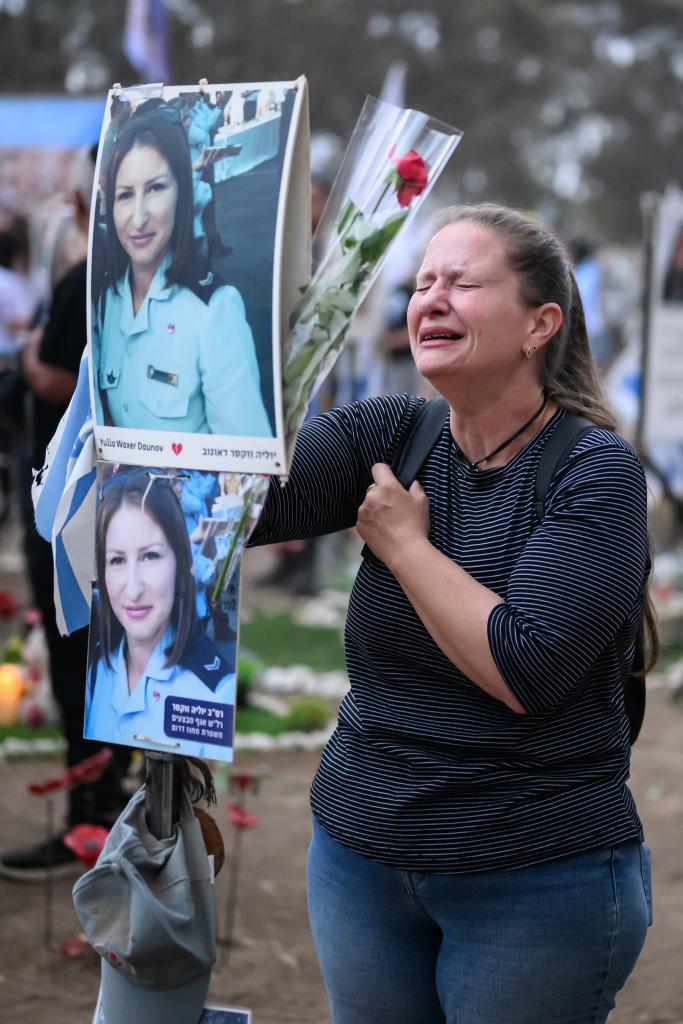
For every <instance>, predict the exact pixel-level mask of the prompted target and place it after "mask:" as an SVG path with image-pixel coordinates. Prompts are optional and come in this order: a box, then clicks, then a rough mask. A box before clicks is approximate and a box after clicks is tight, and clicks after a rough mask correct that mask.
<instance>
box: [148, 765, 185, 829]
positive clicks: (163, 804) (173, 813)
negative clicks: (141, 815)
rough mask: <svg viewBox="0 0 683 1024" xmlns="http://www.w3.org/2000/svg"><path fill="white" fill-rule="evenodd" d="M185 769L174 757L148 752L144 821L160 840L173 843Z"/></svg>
mask: <svg viewBox="0 0 683 1024" xmlns="http://www.w3.org/2000/svg"><path fill="white" fill-rule="evenodd" d="M182 765H183V762H182V759H180V758H178V757H177V755H175V754H165V753H162V752H161V751H158V752H157V751H156V750H147V751H146V752H145V784H146V791H145V818H146V819H147V827H148V828H149V830H150V832H151V833H152V835H153V836H155V837H156V838H157V839H170V838H171V836H172V835H173V832H174V830H175V826H176V823H177V822H178V819H179V817H180V789H181V786H182V773H181V769H182Z"/></svg>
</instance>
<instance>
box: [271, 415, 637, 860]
mask: <svg viewBox="0 0 683 1024" xmlns="http://www.w3.org/2000/svg"><path fill="white" fill-rule="evenodd" d="M420 402H421V400H420V399H417V398H414V397H408V396H405V395H402V396H393V397H383V398H376V399H370V400H369V401H365V402H359V403H356V404H354V405H350V406H347V407H345V408H342V409H337V410H333V411H332V412H330V413H327V414H326V415H324V416H319V417H316V418H315V419H313V420H310V421H309V422H308V423H307V424H305V426H304V427H303V429H302V431H301V434H300V436H299V440H298V443H297V448H296V455H295V458H294V463H293V467H292V473H291V477H290V481H289V483H288V484H287V486H286V487H284V488H280V487H279V485H278V484H277V483H274V484H273V486H272V487H271V490H270V493H269V497H268V502H267V504H266V509H265V515H264V518H263V520H262V522H261V525H260V527H259V531H258V533H257V535H256V536H255V537H254V539H253V541H252V543H259V544H263V543H270V542H272V541H276V540H284V539H292V538H300V537H307V536H312V535H316V534H321V533H329V532H332V531H335V530H341V529H343V528H345V527H348V526H351V525H353V524H354V523H355V521H356V517H357V510H358V507H359V505H360V504H361V503H362V501H363V498H364V496H365V491H366V488H367V487H368V485H369V483H371V482H372V476H371V466H372V465H373V464H374V463H376V462H380V461H385V462H390V460H391V456H392V453H393V451H394V450H395V448H396V447H397V445H398V443H399V442H400V440H401V439H402V437H403V436H404V435H405V433H406V431H407V429H408V427H409V425H410V422H411V420H412V417H413V415H414V414H415V411H416V409H417V408H418V407H419V405H420ZM564 415H565V413H564V412H563V411H561V410H560V411H559V412H557V413H556V414H555V415H554V416H553V418H552V419H551V420H550V421H549V422H548V423H547V424H546V425H545V426H544V427H543V428H542V429H541V430H540V431H539V432H538V433H537V434H536V436H535V437H534V438H533V439H532V440H531V441H530V442H529V443H528V444H527V445H526V446H525V448H524V449H523V450H522V451H520V452H519V453H518V454H517V455H515V456H514V458H512V459H511V460H510V462H509V463H508V464H507V465H505V466H503V467H499V468H495V469H490V470H485V471H483V472H482V471H477V470H473V469H472V468H471V467H470V466H469V465H468V463H467V462H466V460H465V459H464V458H463V457H462V455H461V453H460V452H459V449H458V446H457V444H456V443H455V441H454V440H453V438H452V436H451V433H450V430H449V424H448V419H447V418H445V419H444V426H443V430H442V433H441V436H440V439H439V440H438V441H437V443H436V445H435V447H434V449H433V451H432V452H431V454H430V456H429V458H428V459H427V461H426V463H425V465H424V467H423V469H422V470H421V472H420V474H419V480H420V482H421V484H422V486H423V487H424V489H425V491H426V493H427V496H428V498H429V504H430V510H431V530H430V541H431V543H432V544H433V545H434V546H435V547H436V548H437V549H438V550H439V551H441V552H443V553H444V554H445V555H447V556H448V557H449V558H450V559H452V560H453V561H454V562H456V563H457V564H458V565H460V566H461V567H462V568H463V569H464V570H465V571H466V572H468V573H470V574H471V575H472V576H473V577H474V578H475V579H476V580H478V581H479V582H480V583H481V584H483V585H484V586H485V587H488V588H489V589H490V590H492V591H493V592H494V593H496V594H498V595H499V596H500V597H501V598H502V599H503V601H504V603H502V604H499V605H497V606H496V607H494V609H493V611H492V612H491V614H490V617H489V622H488V640H489V644H490V647H491V651H492V653H493V657H494V660H495V662H496V665H497V666H498V669H499V671H500V673H501V675H502V677H503V678H504V680H505V681H506V683H507V684H508V686H509V687H510V689H511V690H512V692H513V693H514V694H515V696H516V697H517V698H518V700H519V701H520V703H521V704H522V705H523V707H524V709H525V711H526V712H527V713H526V714H525V715H517V714H514V713H513V712H512V711H510V710H509V709H508V708H507V707H506V706H505V705H504V704H503V703H502V702H500V701H498V700H495V699H494V698H492V697H490V696H488V695H487V694H486V693H485V692H484V691H483V690H481V689H480V688H479V687H478V686H476V685H475V684H474V683H473V682H471V681H470V680H469V679H468V678H467V677H466V676H465V675H464V674H463V673H462V672H461V671H460V670H459V668H458V665H457V657H456V659H455V663H454V662H451V661H449V659H448V658H447V657H446V655H445V654H444V653H443V652H442V651H441V650H440V648H439V647H438V646H437V645H436V644H435V642H434V641H433V640H432V638H431V636H430V635H429V633H428V632H427V630H426V629H425V627H424V626H423V625H422V623H421V621H420V620H419V618H418V616H417V614H416V612H415V611H414V609H413V607H412V606H411V604H410V603H409V601H408V600H407V598H406V596H405V594H404V593H403V591H402V589H401V587H400V586H399V584H398V582H397V581H396V579H395V578H394V576H393V575H392V574H391V573H390V572H389V570H388V569H387V567H386V566H385V565H384V564H383V563H381V562H379V561H378V560H377V559H375V558H370V559H367V560H366V561H364V562H363V564H362V565H361V567H360V569H359V571H358V575H357V578H356V582H355V585H354V587H353V592H352V594H351V599H350V603H349V609H348V616H347V622H346V631H345V650H346V658H347V664H348V672H349V679H350V683H351V688H350V691H349V693H348V695H347V696H346V697H345V699H344V701H343V703H342V705H341V708H340V712H339V723H338V727H337V729H336V731H335V733H334V735H333V736H332V738H331V740H330V741H329V743H328V745H327V748H326V749H325V752H324V754H323V757H322V761H321V764H320V768H319V770H318V772H317V775H316V777H315V780H314V782H313V787H312V792H311V803H312V808H313V812H314V814H315V815H316V817H317V818H318V819H319V821H320V822H321V824H322V825H323V826H324V827H325V829H326V830H327V831H328V832H329V833H330V834H331V835H332V836H333V837H334V838H336V839H337V840H339V841H340V842H341V843H343V844H345V845H346V846H347V847H350V848H351V849H352V850H355V851H356V852H358V853H361V854H364V855H366V856H368V857H371V858H373V859H375V860H378V861H381V862H382V863H384V864H388V865H390V866H393V867H398V868H402V869H405V870H416V871H439V872H451V873H464V872H472V871H480V870H487V869H495V868H512V867H517V866H521V865H527V864H532V863H535V862H540V861H544V860H551V859H553V858H557V857H562V856H565V855H568V854H572V853H576V852H580V851H584V850H589V849H594V848H598V847H601V846H608V845H614V844H616V843H619V842H621V841H624V840H626V839H630V838H634V837H641V832H642V829H641V825H640V822H639V820H638V815H637V812H636V809H635V806H634V803H633V800H632V798H631V795H630V793H629V790H628V788H627V785H626V780H627V778H628V772H629V744H628V726H627V720H626V716H625V713H624V707H623V690H622V683H621V672H620V659H619V654H618V650H617V643H616V642H615V639H616V638H617V636H618V635H619V646H620V649H621V650H622V651H623V652H625V660H626V662H627V663H628V664H630V661H631V660H632V657H633V650H634V640H635V634H636V630H637V627H638V624H639V622H640V618H641V613H642V606H643V592H644V584H645V580H646V577H647V572H648V567H649V565H648V546H647V528H646V487H645V479H644V474H643V470H642V467H641V465H640V463H639V461H638V459H637V457H636V455H635V454H634V452H633V450H632V449H631V448H630V447H629V445H628V444H627V443H626V442H625V441H623V440H622V439H621V438H620V437H618V436H617V435H615V434H613V433H610V432H609V431H606V430H602V429H598V428H596V429H595V430H593V431H591V433H590V434H588V435H587V436H586V437H584V438H583V439H582V440H581V441H580V442H579V443H578V444H577V445H576V447H575V448H574V450H573V451H572V453H571V455H570V456H569V458H568V459H567V461H566V463H565V464H564V466H563V467H562V468H561V469H560V470H559V471H558V472H557V473H556V474H555V476H554V478H553V479H552V481H551V483H550V486H549V489H548V493H547V498H546V509H545V515H544V518H543V520H542V522H541V523H540V525H539V524H538V522H537V520H536V518H535V511H534V481H535V475H536V467H537V465H538V459H539V456H540V453H541V451H542V449H543V446H544V445H545V443H546V442H547V440H548V438H549V437H550V436H551V434H552V432H553V430H554V429H555V427H556V425H557V423H558V422H559V420H560V418H561V417H563V416H564Z"/></svg>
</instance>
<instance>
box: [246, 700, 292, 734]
mask: <svg viewBox="0 0 683 1024" xmlns="http://www.w3.org/2000/svg"><path fill="white" fill-rule="evenodd" d="M235 724H236V727H237V732H241V733H249V732H264V733H265V734H266V735H267V736H278V735H279V734H280V733H281V732H287V731H288V729H289V723H288V721H287V719H286V718H283V717H282V716H281V715H276V714H274V713H273V712H272V711H267V710H266V708H257V707H246V708H238V709H237V716H236V719H235Z"/></svg>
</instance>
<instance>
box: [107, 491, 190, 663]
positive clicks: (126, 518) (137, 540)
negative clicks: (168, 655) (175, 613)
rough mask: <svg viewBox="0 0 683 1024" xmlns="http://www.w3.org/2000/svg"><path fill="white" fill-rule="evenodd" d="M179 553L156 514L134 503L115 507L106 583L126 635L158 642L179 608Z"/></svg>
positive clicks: (152, 643)
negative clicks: (147, 511)
mask: <svg viewBox="0 0 683 1024" xmlns="http://www.w3.org/2000/svg"><path fill="white" fill-rule="evenodd" d="M175 582H176V557H175V554H174V553H173V551H172V549H171V547H170V546H169V543H168V541H167V539H166V535H165V533H164V531H163V530H162V529H161V527H160V526H159V524H158V523H157V522H156V520H155V519H152V517H151V516H149V515H148V514H147V513H146V512H144V511H143V510H142V509H141V508H139V507H137V506H134V505H122V506H121V508H120V509H119V510H118V511H117V512H115V513H114V515H113V516H112V518H111V522H110V523H109V529H108V530H107V536H106V538H105V576H104V584H105V586H106V588H107V596H108V597H109V603H110V604H111V607H112V610H113V612H114V615H115V616H116V618H117V619H118V620H119V622H120V623H121V626H122V627H123V630H124V632H125V633H126V635H127V636H128V637H129V638H131V639H132V640H135V641H136V642H137V643H139V644H144V645H146V646H148V647H150V648H152V647H155V646H156V644H157V643H158V642H159V640H160V639H161V637H162V636H163V635H164V633H165V632H166V628H167V627H168V624H169V621H170V618H171V610H172V608H173V601H174V597H175Z"/></svg>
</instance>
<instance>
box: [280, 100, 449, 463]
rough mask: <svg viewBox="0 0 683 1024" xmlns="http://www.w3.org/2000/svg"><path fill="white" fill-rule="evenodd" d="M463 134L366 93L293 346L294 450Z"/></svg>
mask: <svg viewBox="0 0 683 1024" xmlns="http://www.w3.org/2000/svg"><path fill="white" fill-rule="evenodd" d="M461 137H462V132H460V131H459V130H458V129H457V128H452V127H450V126H449V125H446V124H443V123H442V122H440V121H435V120H434V119H433V118H430V117H428V116H427V115H426V114H421V113H419V112H418V111H416V110H404V109H403V108H401V107H395V106H393V105H391V104H389V103H384V102H382V101H381V100H377V99H374V98H372V97H368V98H367V99H366V101H365V105H364V106H363V110H362V111H361V115H360V118H359V120H358V123H357V125H356V127H355V129H354V132H353V136H352V138H351V141H350V143H349V146H348V149H347V150H346V153H345V155H344V159H343V161H342V165H341V168H340V170H339V173H338V175H337V178H336V180H335V183H334V186H333V188H332V192H331V193H330V197H329V199H328V202H327V206H326V207H325V211H324V213H323V216H322V218H321V221H320V224H319V225H318V229H317V231H316V234H315V237H314V239H313V251H314V255H315V256H316V258H317V267H316V269H315V272H314V274H313V278H312V280H311V283H310V284H309V286H308V287H307V288H306V289H305V291H304V293H303V295H302V297H301V300H300V302H299V305H298V307H297V309H296V310H295V312H294V314H293V316H292V322H291V329H290V334H289V337H288V339H287V342H286V344H285V348H284V361H283V367H284V368H283V398H284V416H285V430H286V434H287V445H288V448H289V451H290V453H291V451H292V450H293V447H294V441H295V438H296V433H297V431H298V429H299V427H300V426H301V423H302V422H303V420H304V418H305V416H306V409H307V407H308V403H309V401H310V399H311V397H312V396H313V395H314V394H315V392H316V390H317V389H318V387H319V386H320V384H321V383H322V381H323V379H324V378H325V377H326V376H327V374H328V373H329V371H330V370H331V368H332V366H333V364H334V362H335V360H336V358H337V356H338V355H339V352H340V351H341V349H342V346H343V344H344V340H345V338H346V333H347V331H348V328H349V324H350V322H351V318H352V316H353V314H354V313H355V311H356V310H357V309H358V307H359V305H360V304H361V302H362V301H363V298H364V297H365V295H366V293H367V291H368V289H369V288H370V285H371V284H372V282H373V281H374V279H375V277H376V276H377V274H378V272H379V270H380V268H381V266H382V263H383V260H384V257H385V256H386V253H387V250H388V248H389V245H390V244H391V243H392V242H393V241H394V240H395V239H396V238H397V236H398V235H399V232H400V231H401V230H402V229H403V228H404V227H405V225H406V224H407V223H408V222H409V221H410V220H411V219H412V217H414V215H415V213H416V212H417V210H418V208H419V206H420V204H421V203H422V202H423V201H424V199H425V198H426V197H427V195H428V193H429V191H430V190H431V188H432V187H433V185H434V183H435V182H436V180H437V178H438V177H439V174H440V173H441V171H442V170H443V168H444V166H445V164H446V161H447V160H448V158H449V156H450V155H451V153H452V152H453V150H454V149H455V147H456V146H457V144H458V142H459V141H460V139H461Z"/></svg>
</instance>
